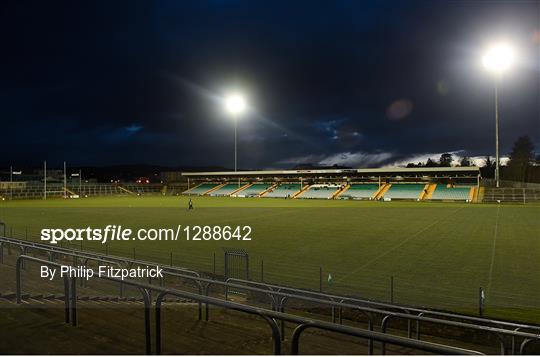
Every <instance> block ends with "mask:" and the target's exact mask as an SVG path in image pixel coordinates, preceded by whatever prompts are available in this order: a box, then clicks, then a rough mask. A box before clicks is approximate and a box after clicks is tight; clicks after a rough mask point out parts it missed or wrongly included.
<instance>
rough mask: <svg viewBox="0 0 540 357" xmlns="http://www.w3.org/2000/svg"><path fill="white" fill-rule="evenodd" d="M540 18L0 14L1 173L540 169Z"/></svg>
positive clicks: (68, 5) (395, 5)
mask: <svg viewBox="0 0 540 357" xmlns="http://www.w3.org/2000/svg"><path fill="white" fill-rule="evenodd" d="M539 4H540V2H539V1H508V2H505V1H480V0H477V1H436V0H428V1H373V2H369V1H360V0H358V1H321V2H317V1H254V0H251V1H247V0H246V1H233V0H230V1H227V0H220V1H218V0H214V1H202V0H197V1H184V0H183V1H180V0H178V1H66V2H62V1H36V2H30V1H21V0H17V1H12V2H9V1H2V2H1V5H0V6H1V11H0V30H1V34H2V35H1V37H2V41H1V49H2V50H1V56H0V63H1V66H0V78H1V79H0V118H1V119H0V121H1V126H0V132H1V138H0V152H1V155H0V166H3V167H5V166H9V165H15V166H23V165H26V166H27V165H39V163H40V162H42V161H43V160H48V161H49V162H51V163H52V164H59V163H61V162H62V161H64V160H66V161H67V162H68V163H69V164H70V165H96V166H105V165H113V164H156V165H169V166H210V165H211V166H223V167H229V168H232V166H233V148H234V146H233V145H234V141H233V140H234V139H233V138H234V136H233V135H234V124H233V121H232V119H231V118H230V117H229V116H228V115H227V114H226V113H225V112H224V110H223V99H222V98H223V97H224V95H226V94H227V93H229V92H233V91H240V92H243V93H244V94H245V96H246V97H247V100H248V102H249V110H248V111H247V112H246V113H244V115H242V117H241V118H239V120H238V135H239V141H238V145H239V147H238V152H239V154H238V155H239V167H240V168H244V169H248V168H253V169H264V168H280V167H281V168H289V167H293V166H294V165H296V164H299V163H313V164H319V165H332V164H341V165H348V166H353V167H377V166H381V165H392V164H396V163H398V164H399V163H402V162H405V163H406V162H408V161H418V160H420V159H421V158H422V157H425V156H426V155H437V154H440V153H442V152H446V151H451V152H457V153H458V155H469V156H480V155H486V154H492V155H493V154H494V132H495V129H494V90H493V87H494V79H493V76H492V74H490V73H489V72H487V71H486V70H485V69H484V68H483V67H482V65H481V57H482V55H483V53H484V52H485V50H486V49H487V47H488V46H489V45H490V44H491V43H493V42H496V41H499V40H501V39H502V40H506V41H508V42H510V43H512V44H513V46H514V47H515V50H516V63H515V64H514V66H513V67H512V69H511V70H509V71H508V73H506V74H505V76H504V78H503V80H502V84H501V92H500V96H501V97H500V110H501V150H502V153H503V154H507V153H508V152H509V151H510V149H511V147H512V144H513V142H514V141H515V140H516V139H517V137H519V136H521V135H525V134H527V135H529V136H530V137H531V139H532V140H533V142H534V144H535V146H536V150H537V152H539V153H540V104H539V103H540V55H539V53H540V50H539V44H540V5H539Z"/></svg>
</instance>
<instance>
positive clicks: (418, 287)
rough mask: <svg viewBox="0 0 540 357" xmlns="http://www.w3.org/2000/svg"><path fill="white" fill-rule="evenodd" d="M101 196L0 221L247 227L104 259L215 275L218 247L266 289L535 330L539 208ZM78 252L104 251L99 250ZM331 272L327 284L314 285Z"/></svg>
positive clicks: (24, 206)
mask: <svg viewBox="0 0 540 357" xmlns="http://www.w3.org/2000/svg"><path fill="white" fill-rule="evenodd" d="M187 200H188V198H187V197H158V196H149V197H103V198H86V199H72V200H62V199H53V200H47V201H43V200H25V201H2V202H0V220H3V221H5V222H6V223H7V224H8V225H9V226H11V227H13V229H14V236H18V237H21V236H22V235H23V234H24V232H25V231H27V232H28V237H29V239H35V240H37V239H39V232H40V230H41V229H42V228H45V227H54V228H68V227H71V228H84V227H86V226H89V225H90V226H92V227H101V228H103V227H104V226H106V225H107V224H116V225H119V224H121V225H123V226H124V227H127V228H132V229H136V228H141V227H144V228H160V227H164V228H166V227H173V226H176V225H178V224H181V225H183V226H185V225H189V226H194V225H210V226H213V225H221V226H223V225H230V226H236V225H241V226H244V225H250V226H251V227H252V229H253V232H252V241H246V242H235V241H228V242H225V241H217V242H215V241H198V242H196V241H185V240H179V241H176V242H171V241H167V242H165V241H161V242H150V241H144V242H141V241H130V242H113V243H112V244H111V245H110V246H109V252H110V253H111V254H117V255H128V256H129V255H132V254H133V251H135V254H136V256H137V257H139V258H145V259H149V260H155V261H158V262H162V263H164V264H168V263H169V262H170V256H171V254H172V256H173V263H174V264H175V265H179V266H184V267H187V268H193V269H198V270H205V271H212V270H213V259H214V258H213V257H214V253H215V254H216V272H217V273H218V274H219V273H222V272H223V251H222V248H223V247H235V248H243V249H246V250H247V251H248V252H249V253H250V264H251V269H250V272H251V277H252V278H253V279H254V280H260V278H261V268H260V267H261V260H264V280H265V281H267V282H273V283H279V284H287V285H294V286H298V287H302V288H311V289H318V287H319V268H320V267H322V269H323V272H324V273H323V276H324V287H323V288H324V290H325V291H329V292H334V293H344V294H354V295H357V296H362V297H365V298H372V299H378V300H384V301H388V300H389V291H390V287H389V283H390V277H391V276H393V277H394V283H395V287H394V301H395V302H397V303H403V304H410V305H415V306H425V307H431V308H438V309H445V310H451V311H457V312H464V313H471V314H474V313H476V312H477V309H478V288H479V287H483V288H484V289H485V290H486V295H487V299H486V314H487V315H488V316H491V317H497V318H505V319H515V320H521V321H528V322H533V323H540V289H539V288H538V281H540V220H539V219H538V218H539V217H540V206H538V205H476V204H465V203H434V202H369V201H340V200H285V199H257V198H253V199H247V198H246V199H240V198H239V199H233V198H214V197H194V198H193V200H194V204H195V210H193V211H188V210H187ZM84 249H92V250H99V251H104V249H105V248H104V246H103V245H101V244H99V243H94V242H85V243H84ZM328 274H332V277H333V284H332V285H331V286H330V285H329V284H327V282H326V278H327V276H328Z"/></svg>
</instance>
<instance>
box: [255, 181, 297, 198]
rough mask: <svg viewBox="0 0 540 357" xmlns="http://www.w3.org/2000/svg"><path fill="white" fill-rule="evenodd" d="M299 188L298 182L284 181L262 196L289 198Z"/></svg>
mask: <svg viewBox="0 0 540 357" xmlns="http://www.w3.org/2000/svg"><path fill="white" fill-rule="evenodd" d="M301 189H302V185H300V184H298V183H285V184H281V185H279V186H278V187H276V188H275V189H273V190H271V191H269V192H268V193H266V194H265V195H264V197H273V198H290V197H292V196H293V195H294V194H295V193H297V192H298V191H300V190H301Z"/></svg>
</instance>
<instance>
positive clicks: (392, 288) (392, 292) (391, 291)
mask: <svg viewBox="0 0 540 357" xmlns="http://www.w3.org/2000/svg"><path fill="white" fill-rule="evenodd" d="M390 303H391V304H393V303H394V276H393V275H392V276H390Z"/></svg>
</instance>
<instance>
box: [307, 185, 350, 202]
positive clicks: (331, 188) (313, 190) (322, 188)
mask: <svg viewBox="0 0 540 357" xmlns="http://www.w3.org/2000/svg"><path fill="white" fill-rule="evenodd" d="M341 187H342V186H340V185H336V184H326V185H325V184H321V185H312V186H310V187H309V189H308V190H306V191H305V192H304V193H302V195H300V196H298V198H325V199H330V198H332V196H333V195H334V193H335V192H336V191H337V190H339V189H340V188H341Z"/></svg>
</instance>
